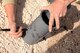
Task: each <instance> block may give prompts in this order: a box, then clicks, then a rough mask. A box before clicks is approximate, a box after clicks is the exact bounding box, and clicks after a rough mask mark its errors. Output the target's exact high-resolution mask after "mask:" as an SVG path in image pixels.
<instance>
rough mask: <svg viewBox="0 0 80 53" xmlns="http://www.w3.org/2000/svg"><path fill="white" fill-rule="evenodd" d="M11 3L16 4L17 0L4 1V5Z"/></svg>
mask: <svg viewBox="0 0 80 53" xmlns="http://www.w3.org/2000/svg"><path fill="white" fill-rule="evenodd" d="M10 3H12V4H14V3H15V0H2V4H3V5H6V4H10Z"/></svg>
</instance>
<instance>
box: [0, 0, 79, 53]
mask: <svg viewBox="0 0 80 53" xmlns="http://www.w3.org/2000/svg"><path fill="white" fill-rule="evenodd" d="M43 1H44V2H42V1H41V0H18V2H17V4H16V7H17V11H16V15H17V16H16V17H19V18H17V20H16V22H17V24H18V25H22V26H23V27H27V26H29V25H30V24H31V23H32V22H33V21H34V20H35V19H36V18H37V17H38V16H39V15H40V9H39V7H41V6H46V5H48V4H49V3H48V2H47V1H45V0H43ZM26 21H27V22H26ZM61 23H63V24H62V25H63V26H64V27H63V28H61V29H60V30H58V31H53V32H52V33H51V35H49V36H47V37H45V38H46V40H43V41H41V42H39V43H37V44H34V45H28V44H27V43H25V42H24V41H23V38H18V39H15V38H13V37H11V36H10V35H9V34H8V33H7V32H2V31H0V53H80V41H79V40H80V39H79V35H80V5H79V4H76V3H75V2H74V3H73V4H72V6H71V8H70V9H68V13H67V15H66V16H65V18H63V19H62V20H61ZM0 27H1V28H8V20H7V17H6V13H5V10H4V8H3V6H1V4H0ZM43 46H44V47H43Z"/></svg>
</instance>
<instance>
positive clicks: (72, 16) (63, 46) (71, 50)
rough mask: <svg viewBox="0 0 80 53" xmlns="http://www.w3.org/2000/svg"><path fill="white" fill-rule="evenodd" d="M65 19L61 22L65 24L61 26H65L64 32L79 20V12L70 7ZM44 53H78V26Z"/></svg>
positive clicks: (79, 27) (79, 45) (79, 49)
mask: <svg viewBox="0 0 80 53" xmlns="http://www.w3.org/2000/svg"><path fill="white" fill-rule="evenodd" d="M65 17H66V19H67V20H66V19H64V20H63V23H65V24H64V25H63V26H65V27H64V29H65V28H66V30H67V29H70V30H71V29H72V28H73V26H74V23H75V22H78V21H79V20H80V11H78V10H77V8H76V7H75V6H72V7H71V9H69V10H68V13H67V15H66V16H65ZM62 31H64V30H59V31H56V33H55V32H52V35H55V34H57V33H60V32H62ZM50 37H51V36H50ZM49 43H50V42H49ZM45 53H80V25H79V26H78V27H77V28H75V29H74V30H72V31H71V32H69V33H68V34H66V35H64V37H63V38H62V39H60V40H59V41H58V42H57V43H56V44H54V45H52V46H50V47H49V48H48V50H47V51H46V52H45Z"/></svg>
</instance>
